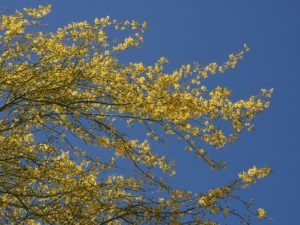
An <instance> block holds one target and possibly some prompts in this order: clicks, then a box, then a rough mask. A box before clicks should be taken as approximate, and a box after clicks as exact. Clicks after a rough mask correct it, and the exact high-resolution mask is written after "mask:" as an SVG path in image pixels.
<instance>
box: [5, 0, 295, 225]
mask: <svg viewBox="0 0 300 225" xmlns="http://www.w3.org/2000/svg"><path fill="white" fill-rule="evenodd" d="M45 3H51V4H52V6H53V12H52V14H51V15H50V16H48V18H47V21H48V23H49V25H50V27H51V29H54V28H55V27H58V26H63V25H65V24H66V23H68V22H72V21H81V20H88V21H92V20H93V18H94V17H105V16H107V15H109V16H111V17H112V18H116V19H136V20H141V21H143V20H146V21H148V22H149V24H150V29H149V30H148V31H147V32H146V34H145V43H144V45H143V47H142V49H138V50H137V51H136V52H135V53H131V55H130V57H131V58H126V60H128V61H135V60H138V61H140V60H141V61H144V62H145V63H149V64H150V63H153V62H154V61H155V60H156V59H157V58H159V57H160V56H165V57H167V58H169V59H170V62H171V64H170V67H171V68H177V67H179V65H180V64H183V63H191V62H193V61H198V62H200V63H202V64H205V63H208V62H211V61H214V60H217V61H219V62H222V61H224V60H225V59H226V57H227V55H228V54H229V53H231V52H233V51H237V50H239V49H240V48H241V47H242V45H243V43H245V42H246V43H248V45H249V46H250V48H251V49H252V51H251V52H250V53H249V54H248V55H247V56H246V59H245V60H244V61H243V62H242V63H240V64H239V66H238V68H237V69H236V70H234V71H229V72H227V73H226V74H225V75H223V76H219V77H218V78H212V79H211V80H207V84H208V85H216V84H219V85H224V86H227V87H230V88H232V89H233V94H234V95H235V96H236V97H247V96H249V95H251V94H255V93H257V92H258V91H259V90H260V89H261V88H270V87H274V89H275V94H274V96H273V98H272V103H271V108H270V110H267V111H265V112H264V113H263V114H260V115H259V116H258V117H257V119H256V131H255V132H253V133H244V134H243V135H242V137H241V139H240V140H239V141H238V142H237V143H235V144H233V145H230V146H228V147H226V148H225V149H224V150H223V151H220V152H217V153H216V154H214V155H215V156H216V157H217V158H225V159H226V160H227V161H228V163H229V168H228V169H227V170H226V171H225V172H219V173H212V172H210V171H209V169H208V168H206V166H204V165H202V164H203V163H202V162H201V161H196V160H193V157H192V155H189V154H187V152H185V151H183V150H181V149H179V148H178V149H172V150H173V151H174V158H175V159H176V160H177V165H178V170H177V172H178V174H177V175H176V176H175V178H174V183H176V184H180V187H182V188H185V189H190V190H194V191H203V190H205V189H207V188H209V187H212V186H214V185H222V184H223V183H224V181H226V180H228V179H229V178H235V176H236V174H237V173H238V172H239V171H242V170H246V169H247V168H249V167H251V166H253V165H257V166H263V165H264V164H268V165H270V166H271V167H272V168H273V170H274V173H273V174H272V175H271V176H270V177H269V178H268V179H267V180H263V181H261V182H259V184H257V185H254V186H253V187H252V188H250V189H249V190H248V193H247V195H248V194H249V196H253V197H254V198H255V203H256V206H259V207H263V208H266V209H267V211H268V213H269V215H270V216H271V217H272V218H273V220H272V221H262V222H259V221H255V223H254V224H270V225H296V224H299V217H298V216H299V213H300V206H299V202H300V197H299V190H300V176H299V172H300V163H299V160H300V148H299V140H300V132H299V128H300V122H299V121H300V119H299V110H300V105H299V103H300V100H299V97H300V95H299V93H298V91H299V90H300V88H299V85H300V74H299V65H300V56H299V54H300V44H299V41H300V13H299V12H300V1H299V0H251V1H250V0H243V1H241V0H226V1H224V0H201V1H200V0H193V1H192V0H189V1H188V0H186V1H181V0H151V1H143V0H107V1H104V0H89V1H79V0H78V1H74V0H73V1H71V0H64V1H58V0H48V1H17V0H0V8H2V9H3V8H4V9H5V8H7V9H8V10H10V11H14V10H15V9H16V8H22V7H24V6H26V7H29V6H36V5H38V4H45Z"/></svg>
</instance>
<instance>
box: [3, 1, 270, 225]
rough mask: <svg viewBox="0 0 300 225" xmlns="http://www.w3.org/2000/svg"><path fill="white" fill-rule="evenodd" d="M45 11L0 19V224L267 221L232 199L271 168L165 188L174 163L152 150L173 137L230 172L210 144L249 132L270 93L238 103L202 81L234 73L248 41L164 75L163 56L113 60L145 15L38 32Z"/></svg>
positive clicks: (139, 36) (138, 34) (139, 32)
mask: <svg viewBox="0 0 300 225" xmlns="http://www.w3.org/2000/svg"><path fill="white" fill-rule="evenodd" d="M50 11H51V6H50V5H48V6H39V7H38V8H24V9H23V10H21V11H16V12H15V13H14V14H12V15H7V14H3V15H2V16H1V19H0V54H1V55H0V74H1V76H0V96H1V98H0V143H1V144H0V207H1V209H0V217H1V219H0V221H1V223H7V224H9V223H11V224H207V225H208V224H218V223H219V222H221V221H222V217H220V216H219V215H221V216H224V217H229V216H232V217H236V219H237V221H241V222H243V223H245V224H250V223H251V221H252V220H253V218H256V217H257V218H258V219H263V218H268V217H267V214H266V211H265V210H264V209H263V208H258V210H256V209H254V208H253V206H252V203H251V202H248V201H245V200H243V199H242V198H241V197H240V195H239V191H241V190H243V189H247V188H248V187H249V186H250V185H251V184H254V183H256V181H257V180H258V179H260V178H265V177H266V176H267V175H268V174H269V173H270V172H271V169H270V168H269V167H268V166H264V167H261V168H258V167H256V166H254V167H253V168H250V169H249V170H247V171H245V172H241V173H240V174H238V176H237V177H236V178H233V180H231V181H230V180H229V181H228V183H227V184H226V185H224V186H221V187H213V188H212V189H210V190H207V192H201V193H192V192H190V191H186V190H181V189H180V187H174V186H171V185H169V182H168V180H169V179H170V178H169V177H172V176H174V175H175V173H176V170H175V162H173V161H171V160H169V157H167V156H166V155H163V154H161V153H160V151H159V149H156V148H155V147H153V146H154V145H157V144H162V143H163V142H165V141H168V137H172V136H173V137H176V138H178V139H179V140H181V142H183V143H184V144H185V146H186V150H187V152H186V154H189V152H191V153H192V154H194V155H195V157H198V158H199V159H200V160H202V162H203V163H205V164H207V166H209V167H210V168H211V169H213V170H222V169H225V168H226V163H225V162H223V161H216V160H214V159H212V158H211V157H210V156H209V151H211V150H212V147H213V148H216V149H221V148H222V147H223V146H225V145H226V144H228V143H232V142H235V141H236V140H238V138H239V136H240V134H241V132H242V131H244V130H249V131H251V130H252V129H253V120H254V118H255V117H256V115H257V113H259V112H262V111H263V110H265V109H266V108H268V107H269V98H270V97H271V94H272V91H273V90H272V89H270V90H266V89H262V90H261V91H260V92H259V93H257V94H256V95H254V96H251V97H249V98H246V99H239V100H235V101H234V100H232V98H231V90H230V89H229V88H226V87H221V86H217V87H215V88H213V89H211V90H209V89H208V88H207V87H206V86H205V85H204V81H205V80H206V79H209V77H210V76H211V75H214V74H223V73H225V72H226V71H227V70H230V69H234V68H235V67H236V65H237V63H238V62H239V61H240V60H242V59H243V58H244V55H245V53H246V52H247V51H249V48H248V46H247V45H244V49H243V50H241V51H239V52H237V53H233V54H230V55H229V59H228V60H227V61H226V62H224V63H222V64H219V63H216V62H212V63H210V64H208V65H204V66H203V65H200V64H198V63H194V64H186V65H182V66H181V67H180V68H179V69H176V70H174V71H172V72H166V71H165V69H164V66H165V64H166V63H168V60H167V59H166V58H165V57H161V58H160V59H158V60H157V62H155V64H154V65H145V64H143V63H141V62H131V63H122V62H121V61H120V60H119V59H118V54H119V53H120V52H123V51H125V52H126V51H127V50H128V49H131V48H137V47H139V46H140V45H141V44H142V42H143V32H144V31H145V30H146V29H147V26H148V25H147V23H146V22H143V23H140V22H138V21H135V20H132V21H127V20H126V21H117V20H112V19H110V18H109V17H106V18H101V19H100V18H96V19H95V20H94V22H93V23H88V22H87V21H83V22H77V23H70V24H68V25H66V26H65V27H63V28H59V29H57V31H56V32H46V31H45V29H44V24H43V22H41V19H40V18H42V17H44V16H46V15H47V14H48V13H50ZM122 37H124V38H122ZM135 127H139V130H143V131H144V134H137V132H136V129H135ZM169 144H170V145H171V146H172V142H171V143H169ZM91 146H93V147H91ZM161 146H162V147H163V146H164V145H161ZM90 148H93V149H95V148H96V149H97V151H98V152H97V155H99V157H94V155H92V154H91V153H90V151H89V149H90ZM183 154H184V153H183ZM121 159H122V160H125V161H126V166H124V163H119V162H120V160H121ZM179 186H180V185H179ZM236 203H239V204H241V206H242V207H244V211H242V212H240V210H237V209H236V208H235V207H238V206H237V204H236Z"/></svg>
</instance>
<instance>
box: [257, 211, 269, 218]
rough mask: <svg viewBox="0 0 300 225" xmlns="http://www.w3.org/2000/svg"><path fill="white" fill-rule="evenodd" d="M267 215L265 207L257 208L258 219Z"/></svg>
mask: <svg viewBox="0 0 300 225" xmlns="http://www.w3.org/2000/svg"><path fill="white" fill-rule="evenodd" d="M265 217H267V212H266V211H265V210H264V209H263V208H259V209H258V210H257V218H258V219H263V218H265Z"/></svg>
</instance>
